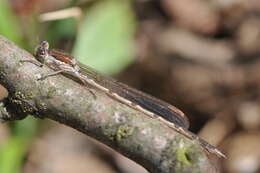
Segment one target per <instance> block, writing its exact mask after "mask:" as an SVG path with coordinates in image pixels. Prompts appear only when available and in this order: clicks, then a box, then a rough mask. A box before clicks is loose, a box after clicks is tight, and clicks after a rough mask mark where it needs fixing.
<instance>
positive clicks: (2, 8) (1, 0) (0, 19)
mask: <svg viewBox="0 0 260 173" xmlns="http://www.w3.org/2000/svg"><path fill="white" fill-rule="evenodd" d="M0 34H1V35H3V36H5V37H6V38H8V39H9V40H12V41H13V42H15V43H16V44H18V45H20V46H22V45H23V44H22V32H21V27H19V24H18V20H17V18H16V16H15V15H14V14H13V12H12V10H11V8H10V6H9V4H8V1H7V0H0Z"/></svg>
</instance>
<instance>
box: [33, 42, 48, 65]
mask: <svg viewBox="0 0 260 173" xmlns="http://www.w3.org/2000/svg"><path fill="white" fill-rule="evenodd" d="M48 54H49V43H48V42H47V41H41V43H40V45H39V46H38V47H37V49H36V53H35V55H36V57H37V58H38V59H39V60H40V61H42V60H43V59H45V58H46V56H48Z"/></svg>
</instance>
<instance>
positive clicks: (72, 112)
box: [0, 37, 215, 173]
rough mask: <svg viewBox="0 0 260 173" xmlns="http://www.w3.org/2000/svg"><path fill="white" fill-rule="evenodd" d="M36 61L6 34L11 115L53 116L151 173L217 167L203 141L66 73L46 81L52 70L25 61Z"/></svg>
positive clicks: (1, 74)
mask: <svg viewBox="0 0 260 173" xmlns="http://www.w3.org/2000/svg"><path fill="white" fill-rule="evenodd" d="M29 59H34V57H33V56H32V55H31V54H29V53H27V52H26V51H24V50H22V49H20V48H18V47H17V46H16V45H14V44H13V43H11V42H9V41H7V40H6V39H4V38H3V37H0V82H1V84H2V85H3V86H5V87H6V88H7V89H8V91H9V97H8V101H7V104H6V108H7V111H8V113H9V114H12V116H8V117H9V119H22V118H24V117H25V116H27V115H28V114H31V115H33V116H35V117H37V118H50V119H52V120H55V121H58V122H60V123H63V124H65V125H68V126H70V127H72V128H74V129H77V130H79V131H81V132H82V133H84V134H86V135H88V136H91V137H93V138H95V139H97V140H99V141H100V142H102V143H104V144H106V145H108V146H110V147H111V148H113V149H115V150H116V151H118V152H120V153H122V154H123V155H125V156H127V157H129V158H130V159H132V160H134V161H135V162H137V163H139V164H141V165H142V166H144V167H145V168H146V169H147V170H148V171H150V172H153V173H155V172H160V173H170V172H193V173H194V172H212V171H213V170H214V172H215V168H214V166H213V165H212V164H211V163H210V161H209V160H208V158H207V156H206V155H205V153H204V152H203V151H202V149H201V147H200V145H199V143H197V142H196V141H191V140H189V139H187V138H186V137H184V136H182V135H180V134H178V133H176V132H175V131H174V130H172V129H170V128H168V127H167V126H165V125H163V124H162V123H160V122H158V121H157V120H154V119H151V118H149V117H147V116H146V115H145V114H143V113H140V112H137V111H135V110H133V109H131V108H130V107H128V106H125V105H123V104H121V103H118V102H117V101H114V100H113V99H111V98H109V97H108V96H106V95H105V94H104V93H102V92H99V91H96V90H93V89H92V92H94V94H95V95H96V97H93V94H91V93H90V92H89V90H88V89H87V88H86V86H83V85H81V84H79V83H77V82H75V81H73V80H71V79H69V78H66V77H64V76H63V75H57V76H53V77H50V78H47V79H45V80H42V81H38V80H36V78H37V76H38V75H39V74H47V73H49V72H51V69H49V68H47V67H41V68H40V67H38V66H36V65H34V64H32V63H21V62H20V60H29Z"/></svg>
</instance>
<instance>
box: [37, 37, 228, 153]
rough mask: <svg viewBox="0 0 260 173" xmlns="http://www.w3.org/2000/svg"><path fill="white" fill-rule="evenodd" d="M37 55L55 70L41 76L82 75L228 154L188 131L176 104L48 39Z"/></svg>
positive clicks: (214, 150) (207, 147)
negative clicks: (125, 81) (62, 49)
mask: <svg viewBox="0 0 260 173" xmlns="http://www.w3.org/2000/svg"><path fill="white" fill-rule="evenodd" d="M35 56H36V58H37V59H38V60H39V61H40V62H41V63H42V64H45V65H47V66H48V67H50V68H51V69H53V70H54V72H53V73H51V74H47V75H45V76H42V77H41V79H44V78H47V77H49V76H53V75H56V74H59V73H65V74H69V75H71V76H73V77H76V78H77V79H79V80H80V81H81V82H82V83H83V84H87V85H90V86H92V87H93V88H95V89H97V90H100V91H102V92H104V93H105V94H106V95H108V96H109V97H111V98H112V99H115V100H117V101H118V102H120V103H123V104H125V105H127V106H129V107H131V108H133V109H135V110H137V111H140V112H143V113H144V114H145V115H147V116H149V117H150V118H153V119H157V120H159V121H161V122H162V123H164V124H165V125H167V126H168V127H170V128H172V129H173V130H175V131H177V132H178V133H180V134H182V135H184V136H186V137H187V138H189V139H191V140H197V141H198V142H199V143H200V145H201V146H202V147H203V149H205V150H206V151H208V152H210V153H213V154H216V155H217V156H219V157H225V155H224V154H222V153H221V152H220V151H219V150H218V149H217V148H216V147H214V146H213V145H211V144H209V143H208V142H206V141H205V140H203V139H201V138H199V137H198V136H197V135H195V134H193V133H192V132H190V131H188V128H189V121H188V119H187V117H186V116H185V115H184V113H183V112H182V111H180V110H179V109H177V108H176V107H174V106H172V105H170V104H168V103H166V102H164V101H161V100H159V99H157V98H155V97H152V96H150V95H148V94H145V93H143V92H141V91H138V90H136V89H134V88H131V87H129V86H127V85H125V84H122V83H120V82H117V81H116V80H114V79H112V78H109V77H106V76H104V75H101V74H100V73H98V72H96V71H95V70H93V69H92V68H90V67H87V66H84V65H82V64H80V63H79V62H77V61H76V60H75V59H74V58H73V57H72V56H69V55H67V54H66V53H64V52H60V51H56V50H49V43H48V42H47V41H42V42H41V43H40V45H39V46H38V48H37V50H36V55H35Z"/></svg>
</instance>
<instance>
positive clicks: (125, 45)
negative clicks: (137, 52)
mask: <svg viewBox="0 0 260 173" xmlns="http://www.w3.org/2000/svg"><path fill="white" fill-rule="evenodd" d="M134 31H135V22H134V17H133V13H132V11H131V8H130V2H129V1H127V0H108V1H101V2H98V3H96V4H95V6H94V7H93V8H92V9H90V10H88V11H87V14H86V15H85V16H84V19H83V23H82V25H81V27H80V31H79V34H78V37H77V40H76V44H75V47H74V49H73V55H74V56H75V57H76V58H77V59H78V60H79V61H81V62H82V63H84V64H87V65H89V66H91V67H93V68H95V69H97V70H99V71H102V72H103V73H106V74H115V73H118V72H120V71H121V70H122V69H123V68H125V67H126V66H127V65H129V63H131V62H132V61H133V58H132V57H133V55H132V54H133V51H132V43H133V37H134Z"/></svg>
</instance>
